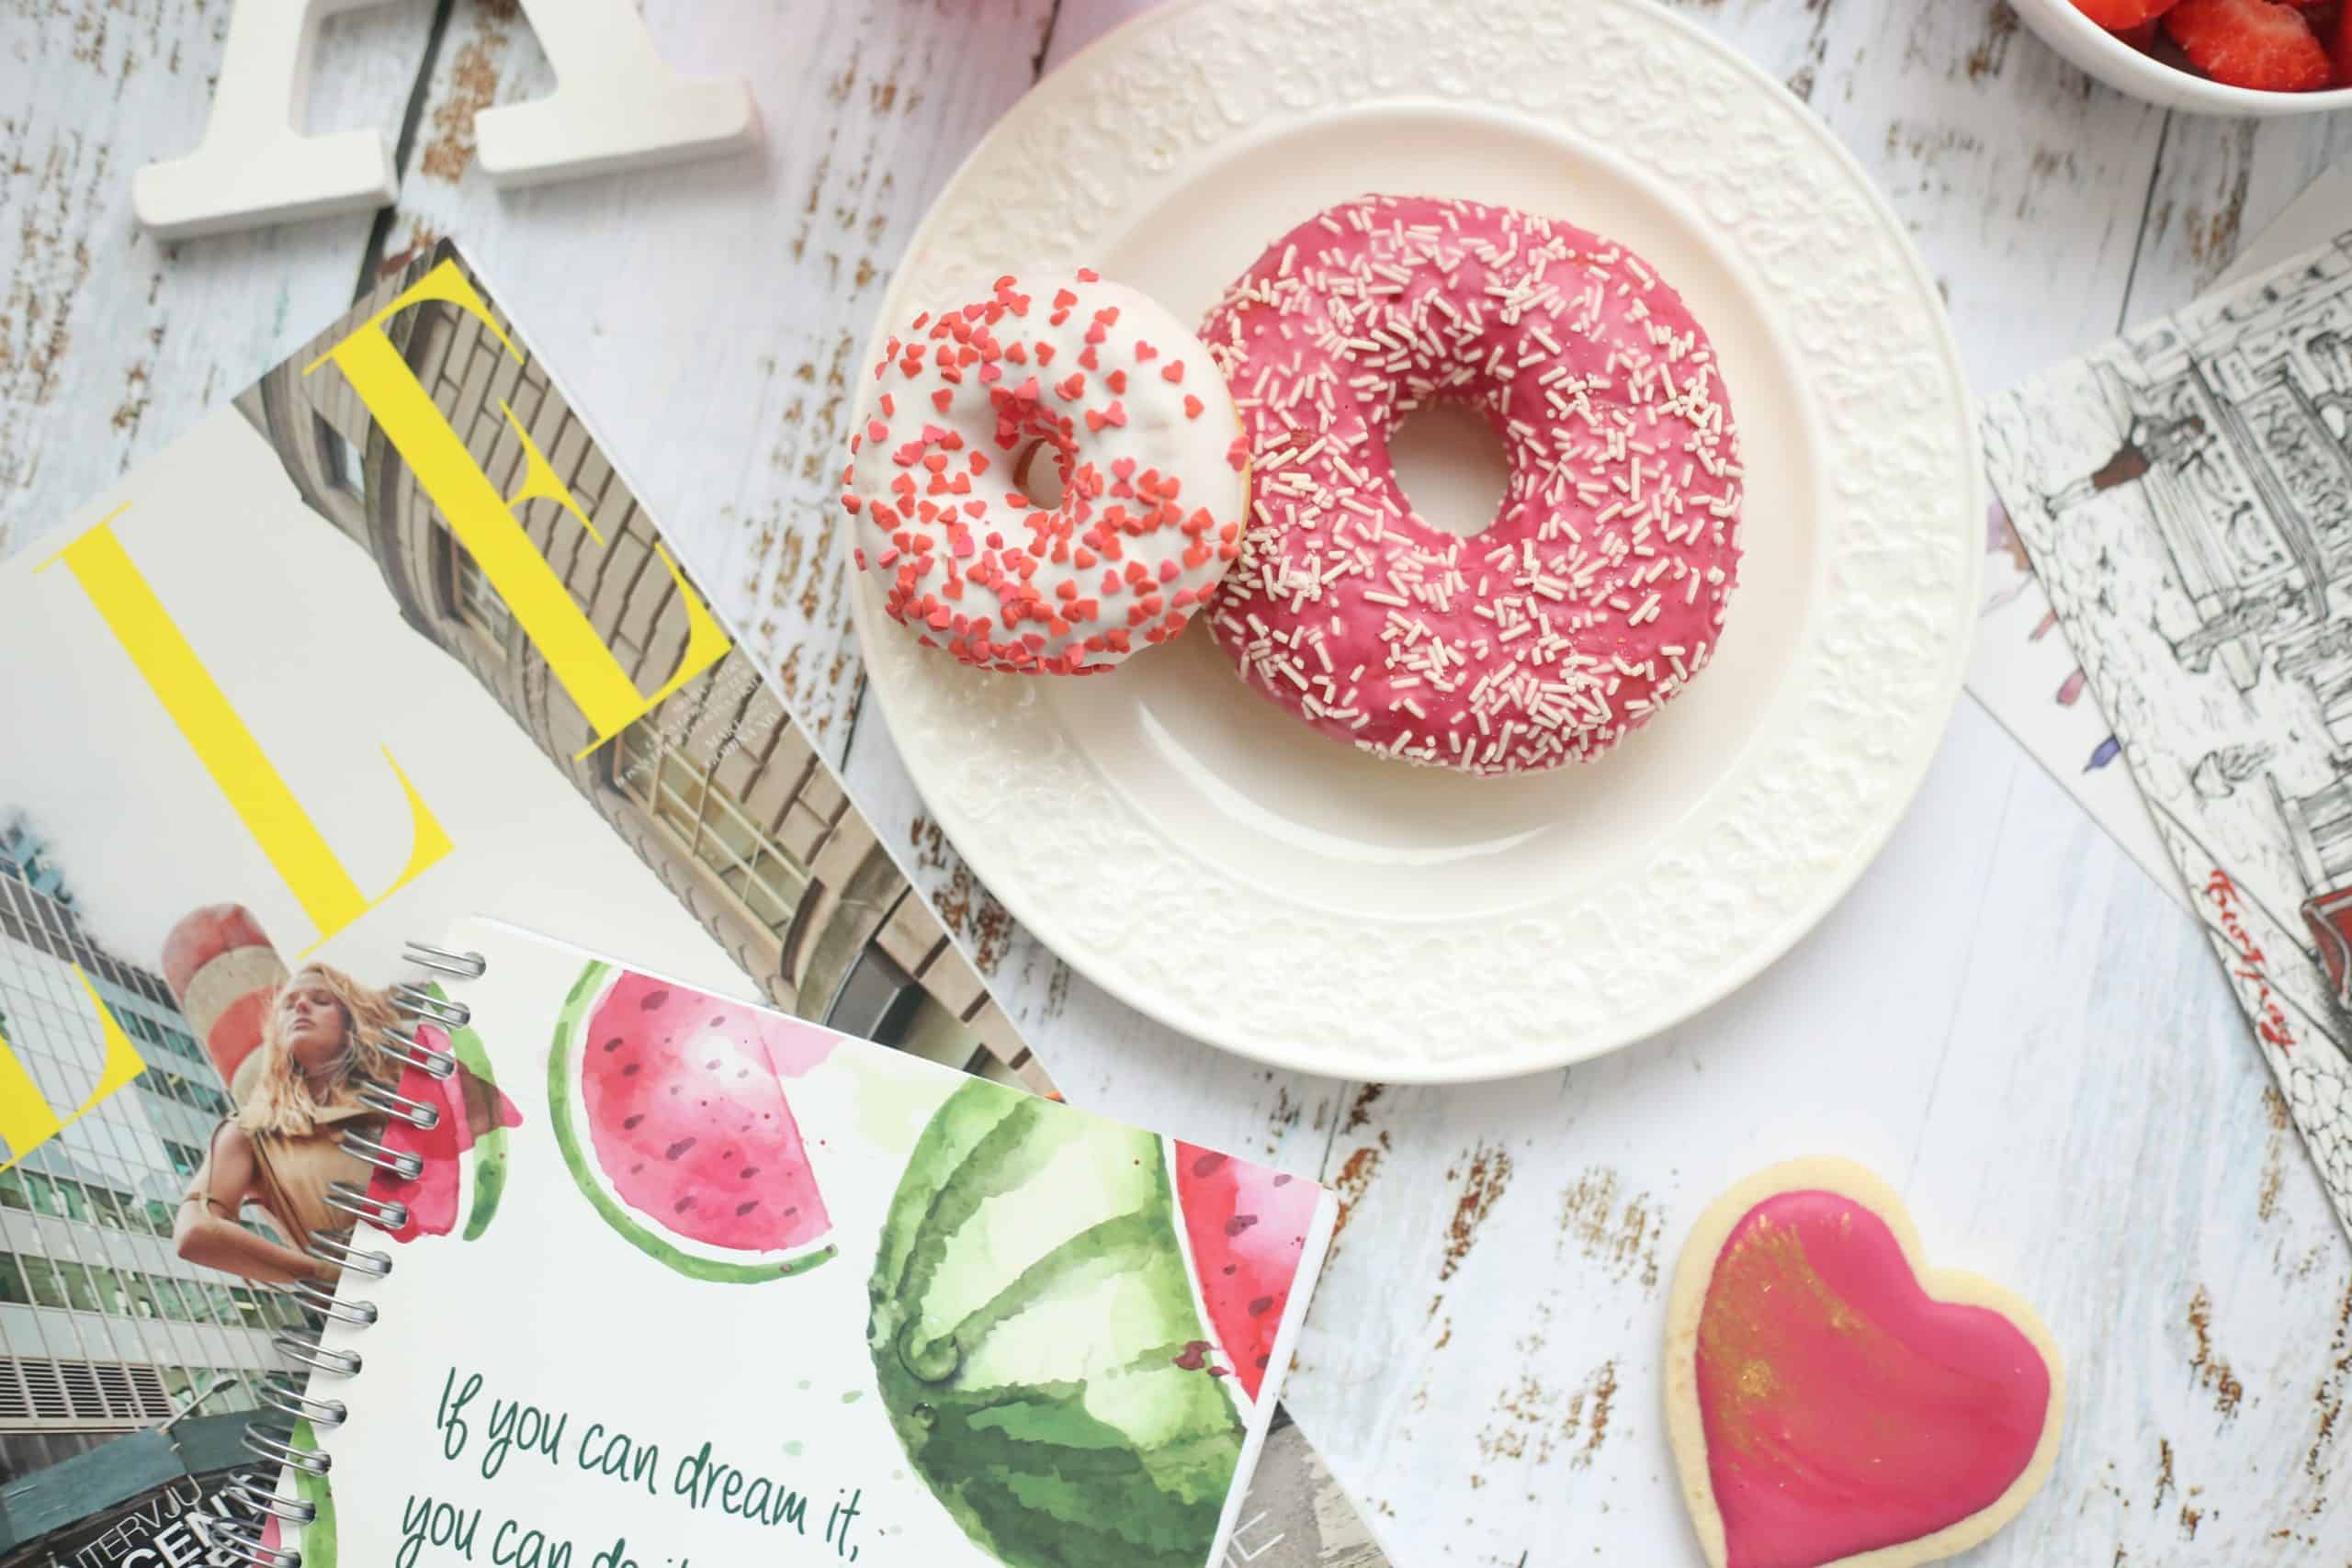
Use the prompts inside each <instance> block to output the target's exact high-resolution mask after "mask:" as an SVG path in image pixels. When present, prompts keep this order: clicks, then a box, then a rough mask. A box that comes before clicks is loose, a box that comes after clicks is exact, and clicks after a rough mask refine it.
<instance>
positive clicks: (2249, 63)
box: [2165, 0, 2335, 93]
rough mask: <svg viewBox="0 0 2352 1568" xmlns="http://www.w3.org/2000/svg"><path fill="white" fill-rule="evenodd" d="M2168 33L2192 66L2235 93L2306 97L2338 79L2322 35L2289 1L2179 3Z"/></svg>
mask: <svg viewBox="0 0 2352 1568" xmlns="http://www.w3.org/2000/svg"><path fill="white" fill-rule="evenodd" d="M2165 31H2166V32H2168V33H2170V34H2171V35H2172V40H2173V42H2175V43H2177V44H2178V45H2180V47H2181V51H2182V52H2184V53H2185V54H2187V55H2188V62H2189V63H2190V64H2192V65H2194V66H2196V67H2197V69H2199V71H2202V72H2203V73H2205V74H2206V75H2208V76H2211V78H2212V79H2213V80H2214V81H2216V82H2220V83H2223V84H2225V85H2229V86H2232V87H2252V88H2254V89H2256V91H2259V92H2269V93H2304V92H2309V91H2311V90H2312V89H2313V88H2315V87H2324V86H2326V85H2328V83H2329V82H2330V81H2331V80H2332V79H2333V78H2334V75H2335V71H2334V68H2333V67H2332V66H2331V65H2330V64H2329V62H2328V58H2327V51H2326V50H2325V49H2324V48H2322V47H2321V46H2320V41H2319V37H2318V35H2317V34H2315V33H2313V32H2312V29H2311V26H2310V24H2309V23H2307V22H2305V21H2304V20H2303V18H2302V16H2301V13H2300V12H2298V11H2297V10H2296V9H2295V8H2294V7H2293V6H2290V5H2287V4H2285V3H2284V0H2179V3H2178V4H2177V5H2176V6H2173V8H2172V9H2171V10H2169V11H2167V12H2165Z"/></svg>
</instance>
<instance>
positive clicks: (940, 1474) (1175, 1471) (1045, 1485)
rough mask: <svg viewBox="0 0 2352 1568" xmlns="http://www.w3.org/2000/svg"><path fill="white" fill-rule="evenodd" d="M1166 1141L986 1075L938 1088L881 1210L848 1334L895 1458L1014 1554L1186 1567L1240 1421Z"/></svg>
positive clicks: (1207, 1522)
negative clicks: (900, 1450)
mask: <svg viewBox="0 0 2352 1568" xmlns="http://www.w3.org/2000/svg"><path fill="white" fill-rule="evenodd" d="M1169 1163H1170V1162H1169V1149H1168V1146H1167V1145H1165V1144H1163V1143H1162V1142H1161V1140H1159V1138H1157V1137H1155V1136H1153V1135H1152V1134H1148V1133H1138V1132H1134V1131H1131V1130H1129V1129H1126V1128H1123V1127H1119V1126H1115V1125H1113V1124H1111V1123H1108V1122H1099V1121H1096V1120H1094V1119H1093V1118H1091V1117H1086V1116H1081V1115H1078V1114H1076V1113H1073V1112H1071V1111H1068V1110H1066V1109H1064V1108H1062V1107H1059V1106H1056V1105H1053V1104H1050V1103H1049V1102H1047V1101H1045V1100H1037V1099H1035V1098H1032V1097H1030V1096H1028V1095H1025V1094H1023V1093H1021V1092H1020V1091H1018V1090H1015V1089H1006V1088H1003V1087H1001V1086H1000V1085H997V1084H992V1083H987V1082H979V1081H975V1082H972V1083H968V1084H966V1085H965V1086H964V1087H962V1088H961V1089H957V1090H956V1092H955V1093H954V1094H953V1095H951V1096H949V1098H948V1099H947V1100H946V1102H945V1103H944V1105H942V1106H941V1107H940V1109H939V1111H937V1112H936V1113H935V1114H934V1115H933V1118H932V1120H931V1122H930V1124H929V1125H928V1126H927V1127H926V1128H925V1129H924V1132H923V1134H922V1137H921V1138H920V1139H918V1140H917V1142H916V1145H915V1148H914V1151H913V1152H912V1154H910V1156H909V1157H908V1161H907V1168H906V1171H905V1174H904V1175H903V1176H902V1177H901V1178H900V1179H899V1190H898V1192H897V1194H896V1195H895V1197H894V1198H893V1200H892V1201H891V1205H890V1210H889V1213H888V1217H887V1218H886V1220H885V1221H884V1224H883V1229H882V1235H881V1239H880V1245H879V1249H878V1252H877V1255H876V1261H875V1269H874V1276H873V1279H872V1280H871V1281H870V1283H869V1285H868V1296H869V1301H870V1308H871V1314H870V1316H869V1319H868V1323H867V1347H868V1349H869V1350H870V1352H871V1353H872V1355H873V1358H874V1371H875V1377H876V1382H877V1383H878V1384H879V1387H880V1392H881V1394H882V1400H883V1404H884V1405H885V1407H886V1408H887V1409H888V1412H889V1416H890V1421H891V1424H892V1426H893V1427H895V1428H896V1430H897V1432H898V1435H899V1441H900V1443H901V1444H902V1445H903V1446H904V1448H905V1450H906V1452H907V1457H908V1459H909V1460H910V1461H911V1464H912V1467H913V1469H914V1470H915V1471H916V1472H918V1473H919V1474H921V1475H922V1478H923V1480H924V1482H925V1483H927V1484H928V1485H929V1487H930V1488H931V1491H932V1493H933V1495H934V1496H936V1497H937V1498H938V1499H939V1501H940V1503H941V1504H942V1505H943V1506H944V1507H945V1508H946V1509H947V1511H948V1513H949V1514H950V1515H951V1516H952V1517H954V1518H955V1520H956V1523H957V1524H958V1525H959V1526H960V1527H961V1528H962V1529H963V1530H964V1532H965V1534H966V1535H967V1536H969V1537H970V1538H971V1540H972V1541H973V1542H974V1543H975V1544H976V1545H978V1546H979V1547H980V1548H982V1549H983V1550H985V1551H989V1552H990V1553H992V1554H993V1555H994V1556H996V1557H997V1558H999V1559H1000V1560H1001V1561H1002V1562H1006V1563H1008V1564H1011V1565H1012V1568H1077V1565H1081V1564H1097V1563H1118V1564H1121V1565H1122V1568H1200V1565H1201V1564H1202V1563H1203V1562H1205V1561H1207V1559H1208V1555H1209V1552H1210V1551H1211V1549H1212V1548H1213V1547H1214V1545H1215V1544H1216V1531H1217V1523H1218V1518H1219V1516H1220V1514H1221V1512H1222V1510H1223V1508H1224V1505H1225V1500H1226V1495H1227V1490H1228V1489H1229V1488H1230V1486H1231V1484H1232V1482H1233V1475H1234V1471H1235V1469H1236V1467H1237V1466H1238V1463H1239V1461H1240V1456H1241V1446H1242V1440H1243V1435H1244V1428H1243V1426H1242V1423H1241V1420H1240V1417H1239V1414H1238V1409H1237V1407H1236V1405H1235V1403H1234V1399H1233V1395H1232V1393H1231V1382H1232V1380H1231V1379H1230V1378H1227V1377H1224V1376H1220V1375H1218V1373H1219V1371H1221V1369H1218V1368H1216V1367H1214V1366H1213V1365H1212V1364H1211V1362H1210V1359H1209V1355H1208V1351H1209V1340H1210V1334H1209V1330H1208V1329H1207V1328H1206V1327H1205V1326H1204V1324H1203V1321H1202V1316H1201V1312H1200V1309H1199V1307H1198V1306H1196V1305H1195V1303H1194V1296H1193V1282H1192V1280H1191V1277H1190V1273H1189V1271H1188V1269H1187V1268H1186V1265H1185V1255H1184V1246H1183V1242H1182V1236H1181V1235H1180V1232H1179V1225H1180V1223H1181V1222H1180V1221H1179V1219H1178V1215H1177V1210H1176V1199H1175V1190H1174V1185H1173V1180H1172V1178H1171V1174H1170V1169H1169Z"/></svg>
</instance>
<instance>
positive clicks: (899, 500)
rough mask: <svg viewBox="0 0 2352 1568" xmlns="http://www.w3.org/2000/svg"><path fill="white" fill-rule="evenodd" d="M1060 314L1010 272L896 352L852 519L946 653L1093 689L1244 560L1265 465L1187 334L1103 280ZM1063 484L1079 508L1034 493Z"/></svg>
mask: <svg viewBox="0 0 2352 1568" xmlns="http://www.w3.org/2000/svg"><path fill="white" fill-rule="evenodd" d="M1041 292H1042V291H1041ZM1049 299H1050V302H1048V301H1047V299H1036V298H1034V297H1033V296H1032V295H1030V294H1028V293H1025V292H1023V289H1022V288H1021V285H1020V284H1019V282H1018V281H1017V280H1015V279H1013V278H1011V277H1003V278H1000V279H998V280H997V283H996V287H995V288H994V289H993V291H992V292H991V294H990V296H989V298H988V299H982V300H979V301H978V302H977V303H974V304H969V305H965V306H962V307H959V308H953V309H949V310H943V311H940V312H938V313H937V314H935V315H934V314H933V313H932V312H929V311H926V312H924V313H923V314H922V315H921V316H918V317H916V318H915V321H914V324H913V325H912V326H911V327H910V328H909V329H908V331H907V333H906V335H905V337H903V338H899V337H892V338H891V339H889V340H888V344H886V345H885V347H884V350H883V354H882V361H881V363H880V364H878V365H876V367H874V378H873V380H872V382H871V383H870V384H869V385H868V386H867V387H866V389H865V395H864V396H863V397H862V398H861V399H860V400H859V404H858V410H857V415H856V419H855V421H854V424H853V427H852V432H853V433H852V434H851V436H850V443H849V451H850V459H849V467H848V468H845V469H843V470H842V507H843V508H844V509H845V510H847V511H848V513H850V516H851V517H852V518H853V519H854V526H855V528H856V539H855V544H854V547H853V548H854V556H855V558H856V561H857V565H858V569H859V570H862V571H865V572H868V573H870V574H871V575H872V576H873V577H874V579H875V581H876V582H877V583H878V584H879V585H880V587H881V589H882V593H883V604H884V606H885V608H887V609H888V612H889V614H890V615H892V616H893V617H894V618H896V619H898V620H899V621H901V622H903V623H905V624H906V625H908V626H912V627H914V628H915V630H916V634H917V637H918V639H919V640H920V641H922V643H923V644H924V645H925V646H926V647H932V648H944V649H946V650H947V652H949V653H950V654H952V655H954V656H955V657H956V658H957V659H959V660H963V661H964V662H965V663H967V664H971V665H977V666H978V667H980V668H982V669H986V670H1003V671H1015V672H1018V673H1023V674H1046V675H1092V674H1098V673H1100V672H1102V671H1105V670H1109V669H1111V668H1112V667H1113V666H1114V665H1116V664H1117V663H1119V661H1120V660H1124V659H1125V658H1126V657H1127V655H1128V654H1130V653H1132V652H1134V651H1136V649H1140V648H1144V647H1148V646H1149V645H1150V644H1153V643H1159V642H1166V641H1168V640H1169V639H1170V638H1171V637H1174V636H1176V634H1177V633H1179V632H1181V631H1182V630H1183V629H1184V626H1185V623H1186V622H1188V621H1190V620H1191V619H1192V618H1193V614H1194V612H1196V611H1197V610H1198V609H1199V608H1200V607H1201V606H1202V605H1203V604H1206V603H1207V602H1208V598H1209V595H1210V592H1212V591H1213V590H1214V589H1215V588H1216V584H1217V582H1218V581H1219V580H1220V579H1221V578H1223V577H1224V576H1225V574H1226V571H1227V569H1228V568H1229V567H1230V566H1231V565H1232V564H1233V562H1234V561H1235V560H1236V559H1237V558H1238V557H1239V555H1240V553H1241V551H1240V544H1239V539H1240V534H1241V519H1242V516H1243V513H1245V512H1246V511H1247V510H1248V507H1249V497H1250V478H1249V459H1248V457H1247V454H1246V450H1245V448H1244V446H1243V444H1242V441H1241V423H1240V419H1239V416H1238V414H1236V412H1234V408H1233V400H1231V399H1230V398H1228V397H1227V396H1226V394H1225V390H1224V389H1223V388H1222V387H1221V386H1219V385H1218V384H1217V379H1216V371H1215V370H1214V368H1213V367H1211V366H1210V365H1209V363H1208V350H1207V349H1206V348H1205V347H1204V345H1203V344H1202V343H1201V340H1200V339H1199V338H1197V337H1195V336H1193V333H1192V332H1191V331H1190V329H1188V328H1186V327H1185V326H1184V325H1183V323H1182V322H1181V321H1178V320H1177V319H1176V318H1175V317H1173V316H1171V315H1170V314H1169V313H1168V312H1167V311H1166V310H1162V309H1161V308H1160V307H1159V306H1158V305H1156V304H1154V303H1153V302H1152V301H1151V300H1150V299H1148V298H1146V297H1145V296H1143V295H1141V294H1138V293H1136V291H1135V290H1134V289H1132V288H1121V287H1120V286H1119V285H1117V284H1114V283H1105V282H1103V280H1102V279H1101V278H1100V277H1099V276H1096V275H1095V274H1094V273H1092V272H1090V271H1086V270H1084V269H1081V270H1080V272H1079V273H1078V275H1077V276H1076V278H1075V279H1073V280H1072V281H1071V282H1070V283H1069V285H1068V286H1067V287H1061V288H1054V289H1053V290H1052V293H1051V295H1050V297H1049ZM1048 476H1050V479H1054V480H1058V489H1059V491H1060V492H1061V493H1060V496H1059V498H1058V499H1057V500H1054V501H1051V502H1044V501H1036V500H1032V498H1031V497H1030V496H1029V495H1028V494H1027V493H1026V492H1025V490H1024V485H1035V486H1037V487H1038V488H1040V489H1043V488H1045V485H1046V482H1047V477H1048Z"/></svg>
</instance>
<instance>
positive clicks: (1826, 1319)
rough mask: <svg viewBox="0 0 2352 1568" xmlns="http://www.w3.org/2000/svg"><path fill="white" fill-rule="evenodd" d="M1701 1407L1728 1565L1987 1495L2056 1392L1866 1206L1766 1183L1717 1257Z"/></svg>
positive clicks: (1810, 1556) (1896, 1535)
mask: <svg viewBox="0 0 2352 1568" xmlns="http://www.w3.org/2000/svg"><path fill="white" fill-rule="evenodd" d="M1696 1362H1697V1374H1698V1387H1699V1406H1700V1413H1701V1416H1702V1421H1703V1423H1704V1428H1705V1432H1706V1450H1707V1470H1708V1474H1709V1478H1710V1480H1711V1481H1712V1483H1713V1492H1714V1499H1715V1505H1716V1508H1717V1510H1718V1511H1719V1512H1720V1513H1721V1514H1722V1516H1723V1523H1724V1542H1725V1547H1726V1568H1818V1565H1819V1564H1822V1563H1828V1562H1838V1561H1839V1560H1840V1559H1843V1558H1847V1557H1850V1556H1853V1555H1855V1554H1857V1553H1860V1552H1864V1551H1873V1550H1876V1549H1877V1548H1880V1547H1884V1546H1892V1545H1894V1544H1896V1543H1897V1542H1902V1541H1911V1540H1919V1539H1921V1538H1923V1537H1926V1536H1929V1535H1932V1534H1934V1533H1935V1532H1936V1531H1938V1530H1939V1529H1943V1528H1945V1527H1946V1526H1948V1525H1952V1524H1956V1523H1958V1522H1959V1521H1961V1520H1962V1519H1964V1518H1967V1517H1970V1516H1971V1515H1973V1514H1976V1513H1979V1512H1981V1511H1982V1510H1984V1509H1985V1508H1987V1507H1990V1506H1992V1505H1993V1504H1994V1503H1995V1502H1996V1501H1997V1500H1998V1499H1999V1498H2000V1497H2001V1496H2002V1495H2003V1494H2004V1493H2005V1492H2006V1491H2007V1489H2008V1487H2009V1485H2010V1483H2013V1482H2015V1481H2016V1480H2017V1479H2018V1476H2019V1475H2021V1474H2023V1473H2024V1472H2025V1470H2026V1467H2027V1466H2028V1464H2029V1463H2030V1461H2032V1459H2033V1456H2034V1450H2035V1449H2036V1447H2037V1445H2038V1444H2039V1443H2040V1442H2041V1433H2042V1426H2043V1422H2044V1421H2045V1420H2046V1419H2047V1417H2048V1414H2049V1410H2050V1403H2051V1376H2050V1368H2049V1366H2048V1365H2047V1364H2046V1363H2045V1362H2044V1361H2043V1359H2042V1358H2041V1353H2040V1352H2039V1351H2038V1350H2037V1349H2036V1348H2034V1345H2033V1343H2032V1341H2031V1340H2030V1339H2029V1338H2027V1337H2026V1336H2025V1335H2024V1334H2023V1333H2022V1332H2020V1331H2019V1330H2018V1327H2017V1326H2016V1325H2014V1324H2012V1323H2011V1322H2010V1321H2009V1320H2008V1319H2007V1318H2006V1317H2004V1316H2002V1315H2001V1314H1999V1313H1997V1312H1995V1311H1993V1310H1991V1309H1990V1308H1986V1307H1980V1306H1970V1305H1962V1304H1957V1303H1949V1302H1939V1301H1935V1300H1933V1299H1931V1298H1930V1297H1929V1296H1928V1294H1927V1293H1926V1292H1924V1291H1922V1290H1921V1289H1920V1287H1919V1282H1918V1280H1917V1278H1916V1277H1915V1276H1914V1275H1913V1273H1912V1271H1911V1265H1910V1262H1909V1260H1908V1259H1907V1258H1905V1256H1904V1252H1903V1247H1902V1244H1901V1243H1900V1242H1899V1241H1898V1240H1897V1239H1896V1238H1895V1235H1894V1232H1893V1231H1892V1230H1890V1229H1889V1228H1888V1226H1887V1224H1886V1222H1885V1221H1883V1220H1882V1219H1881V1218H1880V1217H1879V1216H1878V1215H1877V1214H1876V1213H1873V1212H1872V1211H1871V1209H1870V1208H1869V1206H1868V1205H1866V1204H1863V1203H1860V1202H1857V1201H1854V1200H1853V1199H1851V1198H1848V1197H1845V1196H1843V1195H1841V1194H1838V1193H1835V1192H1824V1191H1817V1190H1807V1191H1792V1192H1782V1193H1778V1194H1775V1195H1774V1196H1772V1197H1770V1198H1768V1199H1766V1200H1765V1201H1763V1202H1761V1203H1758V1205H1757V1206H1756V1207H1755V1208H1753V1209H1750V1210H1749V1211H1748V1212H1747V1215H1746V1216H1745V1217H1744V1218H1742V1219H1741V1221H1740V1223H1739V1224H1738V1225H1737V1226H1736V1227H1735V1228H1734V1229H1733V1231H1732V1234H1731V1236H1730V1239H1729V1240H1727V1241H1725V1242H1724V1247H1723V1250H1722V1252H1721V1253H1719V1254H1718V1255H1717V1257H1716V1259H1715V1267H1714V1273H1713V1277H1712V1279H1711V1280H1710V1281H1709V1283H1708V1287H1707V1295H1706V1304H1705V1307H1704V1309H1703V1311H1702V1315H1701V1317H1700V1320H1699V1343H1698V1350H1697V1356H1696Z"/></svg>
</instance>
